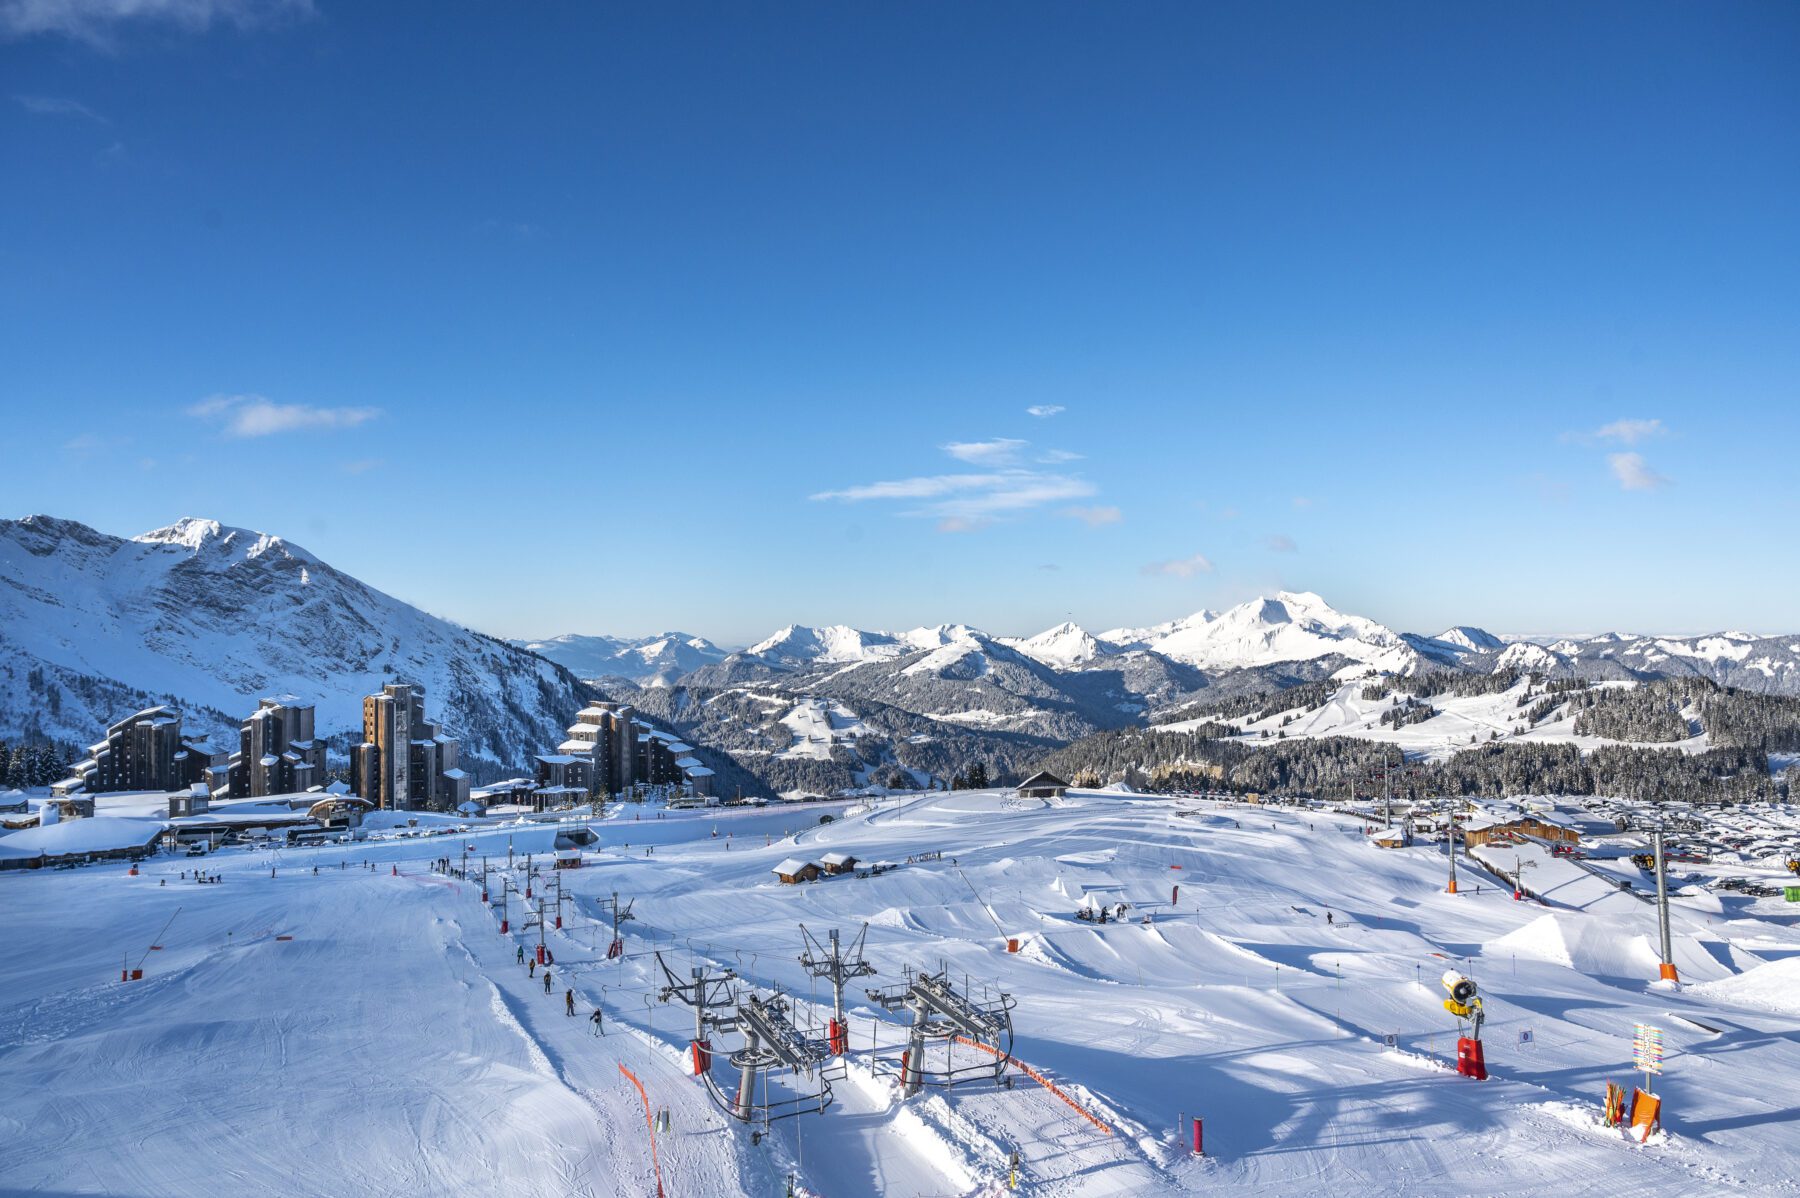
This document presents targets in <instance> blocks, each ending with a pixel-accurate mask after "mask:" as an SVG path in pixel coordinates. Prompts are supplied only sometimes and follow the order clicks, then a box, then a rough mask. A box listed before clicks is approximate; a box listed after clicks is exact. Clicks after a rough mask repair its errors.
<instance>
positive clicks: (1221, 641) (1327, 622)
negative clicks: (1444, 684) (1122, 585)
mask: <svg viewBox="0 0 1800 1198" xmlns="http://www.w3.org/2000/svg"><path fill="white" fill-rule="evenodd" d="M1099 639H1100V640H1101V641H1103V642H1106V643H1108V644H1110V645H1113V646H1114V647H1116V648H1141V649H1149V650H1152V651H1153V652H1156V653H1161V654H1163V655H1164V656H1166V657H1170V658H1173V659H1174V660H1176V661H1180V662H1186V663H1187V664H1189V665H1194V666H1200V667H1203V668H1212V667H1241V666H1254V665H1272V664H1274V663H1276V662H1282V661H1308V660H1311V659H1313V658H1318V657H1326V656H1329V655H1332V654H1342V655H1343V656H1345V657H1348V658H1350V659H1352V660H1353V661H1356V662H1358V663H1361V664H1363V665H1369V666H1374V667H1376V668H1378V669H1383V670H1392V671H1401V670H1406V669H1408V668H1410V667H1411V666H1413V665H1414V664H1415V663H1416V662H1417V661H1418V656H1419V655H1418V653H1417V651H1416V650H1414V649H1413V648H1412V647H1411V646H1410V645H1408V644H1407V643H1406V641H1405V640H1404V638H1402V637H1401V636H1400V634H1398V633H1396V632H1394V631H1392V630H1391V629H1389V628H1386V627H1384V626H1382V625H1381V624H1377V623H1376V622H1375V621H1373V620H1370V619H1367V618H1365V617H1363V616H1351V615H1345V614H1344V613H1342V612H1340V611H1338V610H1336V609H1335V608H1333V607H1332V606H1331V605H1330V604H1328V603H1326V602H1325V600H1323V599H1321V598H1320V597H1319V596H1318V595H1315V594H1313V593H1312V592H1310V591H1280V592H1277V594H1276V595H1275V596H1274V597H1273V598H1263V599H1253V600H1251V601H1249V602H1248V603H1240V604H1239V605H1238V606H1236V607H1233V608H1231V609H1230V610H1228V611H1225V612H1222V613H1216V614H1215V613H1214V612H1211V611H1201V612H1197V613H1195V614H1194V615H1192V616H1189V617H1187V618H1186V619H1184V620H1176V621H1173V622H1171V623H1168V624H1159V625H1157V626H1155V627H1153V628H1140V629H1115V630H1114V631H1112V632H1105V633H1101V634H1100V637H1099Z"/></svg>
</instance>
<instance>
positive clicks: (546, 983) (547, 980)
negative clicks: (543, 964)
mask: <svg viewBox="0 0 1800 1198" xmlns="http://www.w3.org/2000/svg"><path fill="white" fill-rule="evenodd" d="M544 993H545V994H548V993H550V971H549V970H548V969H546V970H544Z"/></svg>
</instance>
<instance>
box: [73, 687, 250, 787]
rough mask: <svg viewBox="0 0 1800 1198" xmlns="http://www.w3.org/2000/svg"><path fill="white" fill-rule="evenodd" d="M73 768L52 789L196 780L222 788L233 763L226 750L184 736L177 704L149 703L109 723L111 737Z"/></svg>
mask: <svg viewBox="0 0 1800 1198" xmlns="http://www.w3.org/2000/svg"><path fill="white" fill-rule="evenodd" d="M73 769H74V774H73V776H71V777H69V778H65V779H64V780H63V781H61V782H58V783H57V784H56V785H55V786H54V787H52V788H51V789H52V791H53V793H55V794H58V795H69V794H76V793H81V792H85V793H87V794H104V793H106V792H108V791H121V790H162V791H169V790H185V789H186V788H187V787H190V786H192V785H193V784H194V783H196V782H204V783H206V784H207V785H208V786H209V787H212V788H215V789H222V788H223V787H224V786H225V784H226V775H227V769H228V767H227V765H226V761H225V755H224V754H222V753H215V752H213V751H212V748H211V746H209V745H208V744H206V743H205V742H204V741H199V740H189V739H188V738H187V737H185V736H183V735H182V733H181V712H180V711H178V710H177V709H176V708H173V707H147V708H145V709H144V710H143V711H140V712H138V713H137V714H136V715H131V716H127V717H125V718H124V719H122V720H120V721H119V722H118V723H116V724H114V725H112V726H111V727H110V728H108V729H107V730H106V739H105V740H103V741H101V742H100V743H99V744H95V745H89V746H88V756H87V758H86V759H85V760H83V761H78V762H76V763H75V765H74V767H73Z"/></svg>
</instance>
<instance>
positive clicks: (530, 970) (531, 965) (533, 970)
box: [525, 957, 550, 978]
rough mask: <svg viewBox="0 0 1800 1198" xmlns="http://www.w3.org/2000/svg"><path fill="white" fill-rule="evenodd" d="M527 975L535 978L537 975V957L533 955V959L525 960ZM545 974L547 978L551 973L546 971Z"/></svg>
mask: <svg viewBox="0 0 1800 1198" xmlns="http://www.w3.org/2000/svg"><path fill="white" fill-rule="evenodd" d="M525 976H526V977H528V978H534V977H536V976H537V958H536V957H533V958H531V960H529V961H527V962H525ZM544 976H545V977H546V978H548V977H549V976H550V975H549V973H547V972H546V973H545V974H544Z"/></svg>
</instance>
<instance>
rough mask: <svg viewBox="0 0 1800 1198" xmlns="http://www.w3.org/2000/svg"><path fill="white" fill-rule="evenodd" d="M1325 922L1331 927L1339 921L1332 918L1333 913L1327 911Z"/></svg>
mask: <svg viewBox="0 0 1800 1198" xmlns="http://www.w3.org/2000/svg"><path fill="white" fill-rule="evenodd" d="M1325 922H1326V924H1328V925H1330V924H1335V923H1336V922H1337V921H1336V920H1335V919H1333V918H1332V915H1331V912H1329V911H1327V912H1325Z"/></svg>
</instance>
